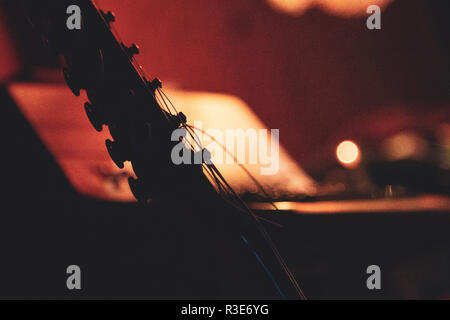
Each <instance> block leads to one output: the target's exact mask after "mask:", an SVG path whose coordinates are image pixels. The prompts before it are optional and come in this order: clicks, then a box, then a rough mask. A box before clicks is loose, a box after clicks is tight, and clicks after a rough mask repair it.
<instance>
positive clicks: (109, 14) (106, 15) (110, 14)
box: [102, 11, 116, 23]
mask: <svg viewBox="0 0 450 320" xmlns="http://www.w3.org/2000/svg"><path fill="white" fill-rule="evenodd" d="M102 15H103V18H104V19H105V20H106V22H108V23H112V22H115V21H116V15H115V14H114V12H112V11H108V12H106V13H105V12H103V11H102Z"/></svg>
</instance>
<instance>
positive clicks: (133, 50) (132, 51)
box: [125, 43, 140, 59]
mask: <svg viewBox="0 0 450 320" xmlns="http://www.w3.org/2000/svg"><path fill="white" fill-rule="evenodd" d="M125 51H126V53H127V55H128V57H129V58H130V59H132V58H133V57H134V56H135V55H137V54H139V52H140V48H139V46H138V45H137V44H134V43H133V44H132V45H131V46H129V47H125Z"/></svg>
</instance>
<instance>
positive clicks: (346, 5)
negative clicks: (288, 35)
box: [267, 0, 393, 17]
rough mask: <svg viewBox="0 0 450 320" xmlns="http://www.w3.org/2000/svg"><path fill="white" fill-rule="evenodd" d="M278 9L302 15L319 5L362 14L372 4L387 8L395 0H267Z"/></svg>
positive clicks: (341, 13) (333, 10) (334, 11)
mask: <svg viewBox="0 0 450 320" xmlns="http://www.w3.org/2000/svg"><path fill="white" fill-rule="evenodd" d="M267 1H268V3H269V4H270V5H271V6H272V7H273V8H274V9H275V10H277V11H281V12H284V13H288V14H292V15H301V14H303V13H304V12H305V11H306V10H307V9H309V8H312V7H319V8H322V9H323V10H325V11H326V12H328V13H331V14H334V15H337V16H342V17H351V16H362V15H366V14H367V8H368V7H369V6H370V5H373V4H375V5H377V6H379V7H380V8H385V7H386V6H387V5H388V4H389V3H391V2H393V0H377V1H374V0H267Z"/></svg>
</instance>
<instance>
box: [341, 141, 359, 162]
mask: <svg viewBox="0 0 450 320" xmlns="http://www.w3.org/2000/svg"><path fill="white" fill-rule="evenodd" d="M336 155H337V158H338V160H339V162H340V163H341V164H342V165H344V166H346V167H349V166H355V165H357V164H358V163H359V160H360V152H359V148H358V146H357V145H356V143H354V142H352V141H344V142H342V143H341V144H340V145H339V146H338V147H337V150H336Z"/></svg>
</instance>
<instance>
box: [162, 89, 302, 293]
mask: <svg viewBox="0 0 450 320" xmlns="http://www.w3.org/2000/svg"><path fill="white" fill-rule="evenodd" d="M158 91H160V94H161V92H162V95H161V97H162V96H164V97H165V98H166V99H167V100H168V101H169V103H170V104H171V105H172V107H173V109H174V110H175V111H176V112H177V109H176V107H175V106H174V105H173V103H172V102H171V100H170V99H169V97H168V96H167V95H166V94H165V93H164V92H163V91H162V90H158ZM163 100H164V99H163ZM179 117H180V120H181V116H179ZM183 125H184V126H185V127H188V125H186V124H184V123H183ZM191 127H192V126H191ZM190 135H191V137H192V138H193V139H194V140H196V139H195V138H194V137H193V136H192V134H191V133H190ZM225 149H226V148H225ZM225 151H226V152H229V151H228V150H225ZM231 155H232V154H231ZM232 156H233V157H234V155H232ZM236 160H237V159H236ZM212 168H213V171H215V173H216V174H217V175H218V176H219V177H220V179H221V180H222V181H223V182H224V184H225V185H226V186H227V188H228V189H229V191H230V192H231V193H232V194H233V195H234V196H235V197H236V198H237V199H238V200H239V202H240V203H241V205H242V206H244V208H245V209H246V210H247V211H248V213H249V214H250V215H251V216H252V217H253V218H254V219H255V221H257V224H258V229H259V231H260V232H261V234H262V235H263V237H264V239H265V240H266V242H267V243H268V244H269V246H270V248H271V250H272V252H273V253H274V254H275V257H276V258H277V260H278V262H279V263H280V265H281V266H282V268H283V270H284V271H285V273H286V275H287V276H288V278H289V280H290V282H291V283H292V284H293V286H294V288H295V289H296V291H297V293H298V294H299V296H300V297H301V298H302V299H306V296H305V295H304V293H303V291H302V289H301V288H300V286H299V284H298V282H297V281H296V279H295V277H294V275H293V274H292V272H291V270H290V269H289V267H288V266H287V264H286V262H285V261H284V259H283V257H282V256H281V254H280V252H279V251H278V249H277V248H276V246H275V244H274V243H273V240H272V239H271V238H270V235H269V234H268V233H267V230H266V229H265V228H264V226H263V225H262V224H261V221H260V220H259V219H258V218H257V216H256V215H255V214H254V213H253V212H252V210H251V209H250V208H248V206H247V205H246V204H245V202H244V201H243V200H242V199H241V198H240V197H239V195H237V193H236V192H235V191H234V190H233V188H232V187H231V186H230V185H229V184H228V183H227V182H226V180H225V178H224V177H223V176H222V174H221V173H220V172H219V171H218V169H217V168H216V167H215V166H214V165H212ZM244 168H245V167H244ZM245 171H246V172H248V171H247V169H246V168H245ZM248 173H249V172H248ZM252 180H254V181H256V182H257V185H258V186H260V187H262V185H261V184H260V183H259V182H258V181H257V180H256V178H254V177H253V179H252ZM262 190H264V188H262ZM264 193H265V194H266V195H267V192H265V191H264ZM272 202H273V201H272ZM273 205H274V206H275V208H276V209H278V208H277V207H276V205H275V204H273Z"/></svg>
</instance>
